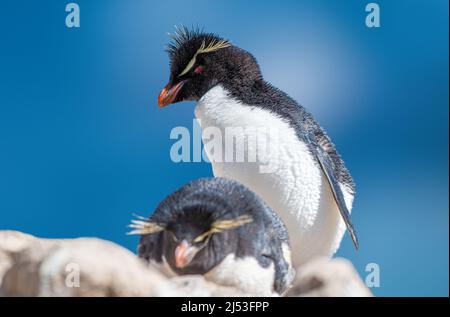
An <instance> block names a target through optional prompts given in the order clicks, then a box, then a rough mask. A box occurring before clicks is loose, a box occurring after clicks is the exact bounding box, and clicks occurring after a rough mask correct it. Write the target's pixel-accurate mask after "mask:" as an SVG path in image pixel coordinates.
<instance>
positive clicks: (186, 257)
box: [175, 240, 199, 269]
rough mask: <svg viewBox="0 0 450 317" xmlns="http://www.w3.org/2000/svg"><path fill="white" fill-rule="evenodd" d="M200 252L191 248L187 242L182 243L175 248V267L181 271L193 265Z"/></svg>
mask: <svg viewBox="0 0 450 317" xmlns="http://www.w3.org/2000/svg"><path fill="white" fill-rule="evenodd" d="M198 250H199V249H198V248H196V247H194V246H191V245H190V244H189V243H188V242H187V241H186V240H183V241H181V243H180V244H179V245H178V246H177V247H176V248H175V266H176V267H177V268H179V269H182V268H184V267H185V266H186V265H188V264H189V263H191V261H192V259H193V258H194V257H195V255H196V254H197V252H198Z"/></svg>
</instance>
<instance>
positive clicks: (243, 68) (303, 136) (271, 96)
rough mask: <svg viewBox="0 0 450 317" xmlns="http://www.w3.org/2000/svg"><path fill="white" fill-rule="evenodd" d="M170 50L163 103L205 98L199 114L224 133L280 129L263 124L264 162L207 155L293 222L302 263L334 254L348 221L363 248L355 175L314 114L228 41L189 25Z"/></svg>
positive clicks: (216, 169) (296, 255) (297, 260)
mask: <svg viewBox="0 0 450 317" xmlns="http://www.w3.org/2000/svg"><path fill="white" fill-rule="evenodd" d="M168 53H169V57H170V66H171V67H170V81H169V83H168V84H167V85H166V86H165V87H164V89H163V90H162V91H161V93H160V95H159V97H158V105H159V107H164V106H166V105H168V104H170V103H176V102H179V101H183V100H194V101H197V106H196V109H195V114H196V117H197V119H198V120H199V122H200V125H201V127H202V129H203V132H205V129H206V128H208V127H216V128H219V129H220V131H221V132H222V135H226V129H227V128H239V127H241V128H255V127H268V128H269V130H272V131H273V130H275V131H276V133H275V134H271V135H270V136H269V135H268V132H264V131H263V130H261V129H258V130H257V131H258V132H257V135H256V136H257V137H258V138H262V139H264V138H266V139H270V144H271V150H270V151H269V153H268V157H266V159H265V161H264V162H262V161H261V160H260V159H259V156H258V159H256V161H254V162H249V161H248V162H229V161H226V160H220V159H219V160H217V157H216V155H215V154H217V153H211V152H207V154H208V157H209V159H210V161H211V163H212V166H213V173H214V175H215V176H223V177H227V178H231V179H235V180H237V181H239V182H241V183H242V184H244V185H246V186H247V187H248V188H250V189H251V190H252V191H254V192H255V193H257V194H258V195H259V196H260V197H261V198H262V199H264V200H265V202H267V204H268V205H269V206H270V207H271V208H272V209H273V210H275V211H276V212H277V213H278V214H279V215H280V216H281V218H282V220H283V221H284V223H286V225H287V228H288V232H289V236H290V240H291V247H292V257H293V261H294V264H295V265H298V264H302V263H304V262H305V261H307V260H308V259H310V258H312V257H314V256H320V255H325V256H331V255H332V254H334V253H335V252H336V250H337V249H338V247H339V245H340V242H341V240H342V237H343V235H344V233H345V227H347V229H348V231H349V233H350V236H351V238H352V240H353V243H354V245H355V247H356V248H358V240H357V236H356V233H355V230H354V228H353V225H352V222H351V220H350V212H351V208H352V204H353V198H354V195H355V186H354V183H353V180H352V178H351V176H350V174H349V172H348V170H347V169H346V167H345V166H344V162H343V161H342V159H341V157H340V156H339V154H338V152H337V151H336V148H335V146H334V144H333V143H332V142H331V140H330V138H329V137H328V136H327V134H326V133H325V132H324V130H323V129H322V128H321V127H320V126H319V124H318V123H317V122H316V121H315V120H314V119H313V117H312V116H311V115H310V114H309V113H308V112H307V111H306V110H305V109H304V108H303V107H302V106H300V105H298V104H297V103H296V102H295V101H294V100H293V99H291V98H290V97H289V96H288V95H287V94H286V93H284V92H282V91H281V90H279V89H277V88H275V87H273V86H272V85H271V84H269V83H268V82H266V81H265V80H264V79H263V77H262V75H261V71H260V69H259V66H258V63H257V62H256V60H255V58H254V57H253V56H252V55H251V54H250V53H248V52H247V51H245V50H243V49H240V48H238V47H236V46H234V45H232V44H231V43H230V42H229V41H228V40H225V39H223V38H220V37H218V36H216V35H214V34H208V33H202V32H199V31H190V30H187V29H186V28H181V29H179V30H178V31H177V33H176V34H175V36H173V43H171V44H170V45H169V47H168ZM203 137H205V136H203ZM205 141H207V140H205V139H204V142H205ZM247 141H249V140H246V142H247ZM245 151H247V149H245ZM232 154H233V153H232ZM236 154H239V153H236ZM246 154H249V153H246ZM267 160H268V161H269V162H272V163H274V165H276V169H275V170H274V171H272V172H270V173H262V172H261V171H260V165H261V164H267Z"/></svg>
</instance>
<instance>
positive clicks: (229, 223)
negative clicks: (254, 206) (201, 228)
mask: <svg viewBox="0 0 450 317" xmlns="http://www.w3.org/2000/svg"><path fill="white" fill-rule="evenodd" d="M252 221H253V218H252V217H251V216H249V215H243V216H240V217H238V218H236V219H229V220H218V221H214V222H213V223H212V225H211V229H209V230H208V231H206V232H204V233H202V234H201V235H199V236H198V237H196V238H195V239H194V242H201V241H203V240H204V239H205V238H206V237H207V236H209V235H212V234H214V233H218V232H222V231H224V230H231V229H234V228H237V227H240V226H243V225H245V224H247V223H250V222H252Z"/></svg>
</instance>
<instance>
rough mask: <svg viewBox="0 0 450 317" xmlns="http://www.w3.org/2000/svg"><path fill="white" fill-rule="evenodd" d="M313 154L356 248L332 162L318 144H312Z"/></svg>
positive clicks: (348, 215) (352, 230) (356, 243)
mask: <svg viewBox="0 0 450 317" xmlns="http://www.w3.org/2000/svg"><path fill="white" fill-rule="evenodd" d="M314 152H315V156H316V158H317V161H318V162H319V165H320V167H321V169H322V171H323V173H324V174H325V176H326V178H327V180H328V184H330V188H331V191H332V193H333V197H334V200H335V201H336V204H337V206H338V208H339V212H340V213H341V216H342V219H344V222H345V225H346V226H347V230H348V232H349V233H350V237H351V238H352V241H353V244H354V245H355V248H356V249H358V247H359V243H358V237H357V236H356V231H355V228H354V227H353V224H352V221H351V219H350V212H349V211H348V209H347V205H346V203H345V200H344V194H343V193H342V189H341V187H340V186H339V182H338V181H337V180H336V178H335V176H334V173H333V163H332V161H331V158H330V156H329V155H328V153H327V152H326V151H325V150H324V149H323V148H322V147H321V146H320V145H315V146H314Z"/></svg>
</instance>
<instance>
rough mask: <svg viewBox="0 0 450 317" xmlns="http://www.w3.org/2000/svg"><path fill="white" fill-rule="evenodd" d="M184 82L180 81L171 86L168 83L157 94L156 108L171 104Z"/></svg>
mask: <svg viewBox="0 0 450 317" xmlns="http://www.w3.org/2000/svg"><path fill="white" fill-rule="evenodd" d="M185 82H186V80H182V81H180V82H178V83H177V84H175V85H173V86H172V84H171V83H168V84H167V85H166V86H165V87H164V88H163V89H162V90H161V92H160V93H159V96H158V107H160V108H162V107H165V106H167V105H170V104H171V103H173V101H174V100H175V98H176V97H177V95H178V93H179V92H180V90H181V88H183V86H184V83H185Z"/></svg>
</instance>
